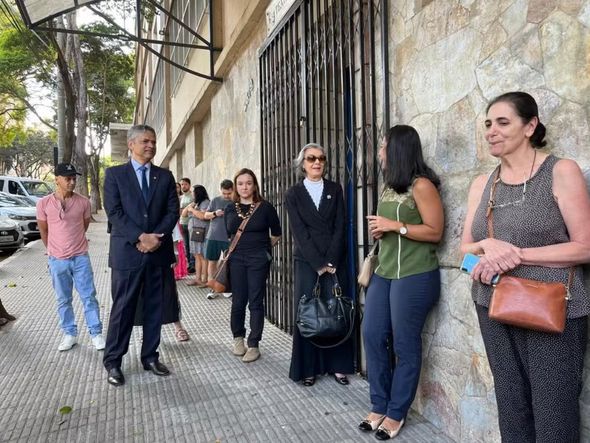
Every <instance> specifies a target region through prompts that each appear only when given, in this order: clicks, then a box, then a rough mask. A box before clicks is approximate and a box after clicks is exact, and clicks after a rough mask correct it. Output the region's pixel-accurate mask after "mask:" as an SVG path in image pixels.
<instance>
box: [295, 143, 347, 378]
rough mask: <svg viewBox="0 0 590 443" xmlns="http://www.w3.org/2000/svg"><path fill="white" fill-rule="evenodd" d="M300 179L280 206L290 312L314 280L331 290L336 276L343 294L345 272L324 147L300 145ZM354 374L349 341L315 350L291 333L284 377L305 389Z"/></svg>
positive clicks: (340, 216) (335, 193) (337, 201)
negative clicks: (290, 273)
mask: <svg viewBox="0 0 590 443" xmlns="http://www.w3.org/2000/svg"><path fill="white" fill-rule="evenodd" d="M295 165H296V168H297V171H298V172H299V173H300V175H301V176H302V177H303V180H302V181H300V182H299V183H297V184H296V185H294V186H292V187H291V188H289V189H288V190H287V192H286V194H285V204H286V206H287V212H288V214H289V225H290V227H291V233H292V235H293V240H294V250H293V258H294V268H295V303H294V306H295V312H297V306H298V304H299V299H300V298H301V296H302V295H303V294H310V293H311V291H312V288H313V286H314V284H315V281H316V279H317V277H318V275H320V276H322V277H321V278H320V281H321V282H322V284H326V285H330V284H331V283H332V281H333V279H332V278H331V276H330V274H336V275H337V276H338V279H339V281H340V284H341V286H342V288H343V289H345V288H346V287H347V285H346V280H345V279H346V273H345V256H346V254H345V245H346V238H345V221H346V217H345V211H344V197H343V193H342V188H341V187H340V185H339V184H338V183H335V182H333V181H330V180H327V179H325V178H323V176H324V171H325V166H326V153H325V151H324V148H322V147H321V146H320V145H318V144H315V143H310V144H308V145H305V146H304V147H303V148H302V149H301V151H300V152H299V155H298V156H297V158H296V160H295ZM353 371H354V363H353V345H352V340H351V339H349V340H347V341H345V342H344V343H343V344H341V345H340V346H337V347H334V348H330V349H323V348H319V347H316V346H315V345H314V344H313V343H312V342H311V341H310V340H308V339H306V338H304V337H302V336H301V334H300V333H299V329H298V328H297V326H296V325H295V329H294V331H293V351H292V354H291V369H290V371H289V377H290V378H291V379H292V380H293V381H296V382H297V381H302V383H303V385H304V386H311V385H313V384H314V383H315V378H316V376H318V375H323V374H326V373H328V374H333V375H334V378H335V380H336V381H337V382H338V383H339V384H342V385H347V384H348V379H347V377H346V374H350V373H352V372H353Z"/></svg>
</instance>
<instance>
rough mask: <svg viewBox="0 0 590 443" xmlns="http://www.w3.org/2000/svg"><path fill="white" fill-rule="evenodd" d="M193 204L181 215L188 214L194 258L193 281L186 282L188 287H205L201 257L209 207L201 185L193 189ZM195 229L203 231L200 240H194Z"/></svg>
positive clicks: (207, 196)
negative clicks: (206, 212)
mask: <svg viewBox="0 0 590 443" xmlns="http://www.w3.org/2000/svg"><path fill="white" fill-rule="evenodd" d="M193 198H194V200H193V202H192V203H191V204H190V205H188V206H187V207H186V208H185V209H184V211H183V213H185V212H186V213H188V216H189V220H188V229H189V238H190V242H191V243H190V251H191V254H193V257H195V279H194V280H193V281H191V282H188V283H187V285H188V286H198V287H199V288H206V287H207V259H206V258H205V257H203V252H205V251H204V249H205V248H204V245H205V238H206V235H207V231H208V228H209V220H206V219H205V211H206V210H207V207H208V206H209V202H210V200H209V195H208V194H207V190H206V189H205V187H204V186H203V185H195V186H194V187H193ZM195 228H202V229H204V230H205V232H204V234H203V238H202V240H199V239H197V238H195V234H194V231H195Z"/></svg>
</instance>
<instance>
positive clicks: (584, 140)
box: [546, 101, 590, 164]
mask: <svg viewBox="0 0 590 443" xmlns="http://www.w3.org/2000/svg"><path fill="white" fill-rule="evenodd" d="M546 126H547V132H548V134H549V140H550V145H551V151H552V152H553V153H554V154H556V155H560V156H563V157H567V158H573V159H576V161H578V162H581V164H584V163H588V162H590V153H589V152H588V140H590V127H589V124H588V118H587V115H586V110H585V109H584V108H583V107H582V106H580V105H578V104H576V103H573V102H571V101H564V102H563V103H562V105H561V106H560V107H559V108H558V109H557V110H556V111H555V112H554V113H553V116H552V119H551V120H550V121H549V122H548V123H547V125H546Z"/></svg>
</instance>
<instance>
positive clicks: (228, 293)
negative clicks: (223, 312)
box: [221, 292, 231, 298]
mask: <svg viewBox="0 0 590 443" xmlns="http://www.w3.org/2000/svg"><path fill="white" fill-rule="evenodd" d="M221 294H222V295H223V296H224V297H225V298H230V297H231V292H222V293H221Z"/></svg>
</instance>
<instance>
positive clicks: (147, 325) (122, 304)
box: [103, 265, 174, 370]
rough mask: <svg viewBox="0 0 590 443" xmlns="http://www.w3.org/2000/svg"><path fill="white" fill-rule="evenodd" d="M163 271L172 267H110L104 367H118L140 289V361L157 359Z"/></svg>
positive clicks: (131, 325) (130, 327) (127, 341)
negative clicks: (141, 335)
mask: <svg viewBox="0 0 590 443" xmlns="http://www.w3.org/2000/svg"><path fill="white" fill-rule="evenodd" d="M166 272H174V271H173V270H172V268H170V267H158V266H150V265H145V266H143V267H141V268H139V269H136V270H132V271H120V270H117V269H113V270H112V274H111V290H112V296H113V306H112V308H111V316H110V320H109V329H108V333H107V339H106V347H105V352H104V358H103V363H104V366H105V368H106V369H107V370H108V369H111V368H115V367H121V361H122V360H123V356H124V355H125V354H126V353H127V351H128V349H129V339H130V338H131V332H132V330H133V321H134V319H135V309H136V305H137V300H138V297H139V294H140V293H141V294H142V299H143V341H142V345H141V362H142V363H143V364H146V363H150V362H153V361H156V360H158V351H157V349H158V346H159V345H160V331H161V329H162V301H163V298H164V278H165V275H164V274H165V273H166Z"/></svg>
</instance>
